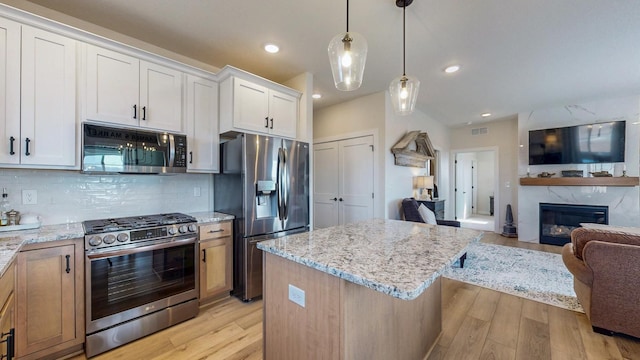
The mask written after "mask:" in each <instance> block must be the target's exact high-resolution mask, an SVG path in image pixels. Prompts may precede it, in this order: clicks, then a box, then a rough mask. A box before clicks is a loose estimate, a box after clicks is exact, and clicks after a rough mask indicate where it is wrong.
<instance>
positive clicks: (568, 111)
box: [518, 96, 640, 242]
mask: <svg viewBox="0 0 640 360" xmlns="http://www.w3.org/2000/svg"><path fill="white" fill-rule="evenodd" d="M609 120H626V121H627V123H626V142H625V145H626V151H625V160H626V161H625V165H626V168H627V175H629V176H638V173H639V168H640V165H639V161H640V129H639V128H640V125H638V124H633V123H634V122H635V123H638V122H639V120H640V96H628V97H622V98H615V99H603V100H598V101H592V102H585V103H581V104H573V105H566V106H558V107H553V108H548V109H540V110H535V111H532V112H530V113H520V114H518V136H519V141H520V144H522V147H520V148H519V152H518V173H519V174H520V176H525V174H526V172H527V168H530V171H531V173H532V176H536V174H538V173H540V172H543V171H547V172H553V173H556V174H559V173H560V172H561V171H562V170H583V171H584V173H585V174H587V173H588V172H589V171H594V170H601V169H602V170H609V171H611V170H614V165H613V164H602V165H600V164H599V165H591V167H590V166H589V165H573V164H571V165H528V163H529V147H528V143H529V130H534V129H545V128H552V127H562V126H571V125H581V124H592V123H598V122H604V121H609ZM592 167H593V168H592ZM518 199H519V202H518V204H519V205H518V213H519V215H520V216H518V235H519V236H518V238H519V240H521V241H528V242H539V230H538V221H539V203H541V202H548V203H561V204H584V205H605V206H608V207H609V224H612V225H620V226H638V222H639V220H640V191H639V190H638V186H634V187H612V186H609V187H606V186H549V187H546V186H518Z"/></svg>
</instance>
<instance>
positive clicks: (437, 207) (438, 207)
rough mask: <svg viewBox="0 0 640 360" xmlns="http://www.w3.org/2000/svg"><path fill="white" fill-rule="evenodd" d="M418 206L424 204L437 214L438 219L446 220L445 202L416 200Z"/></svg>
mask: <svg viewBox="0 0 640 360" xmlns="http://www.w3.org/2000/svg"><path fill="white" fill-rule="evenodd" d="M416 201H417V202H418V204H424V206H426V207H427V208H428V209H429V210H431V211H433V212H434V213H435V214H436V219H438V220H444V200H416Z"/></svg>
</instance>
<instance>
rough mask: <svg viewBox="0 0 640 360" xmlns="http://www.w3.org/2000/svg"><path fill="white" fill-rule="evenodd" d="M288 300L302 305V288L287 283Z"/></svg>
mask: <svg viewBox="0 0 640 360" xmlns="http://www.w3.org/2000/svg"><path fill="white" fill-rule="evenodd" d="M289 300H291V301H293V302H294V303H296V304H298V305H300V306H302V307H304V302H305V301H304V300H305V299H304V290H302V289H299V288H297V287H295V286H293V285H291V284H289Z"/></svg>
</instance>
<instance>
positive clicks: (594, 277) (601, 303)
mask: <svg viewBox="0 0 640 360" xmlns="http://www.w3.org/2000/svg"><path fill="white" fill-rule="evenodd" d="M584 226H585V227H581V228H577V229H575V230H573V231H572V232H571V242H570V243H568V244H565V245H564V247H563V249H562V260H563V261H564V263H565V265H566V267H567V268H568V269H569V271H570V272H571V273H572V274H573V276H574V278H573V288H574V290H575V292H576V295H577V297H578V301H580V304H581V305H582V307H583V309H584V311H585V313H586V314H587V317H588V318H589V320H590V321H591V326H592V327H593V330H594V331H595V332H598V333H602V334H607V335H612V334H613V333H622V334H627V335H631V336H635V337H640V228H621V227H612V226H607V225H596V224H584Z"/></svg>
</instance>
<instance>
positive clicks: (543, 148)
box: [529, 121, 626, 165]
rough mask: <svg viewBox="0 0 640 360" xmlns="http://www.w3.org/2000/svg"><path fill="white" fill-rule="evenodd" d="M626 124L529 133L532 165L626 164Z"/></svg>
mask: <svg viewBox="0 0 640 360" xmlns="http://www.w3.org/2000/svg"><path fill="white" fill-rule="evenodd" d="M625 127H626V122H625V121H610V122H603V123H598V124H587V125H577V126H567V127H559V128H550V129H542V130H531V131H529V165H541V164H545V165H550V164H597V163H615V162H624V155H625Z"/></svg>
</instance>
